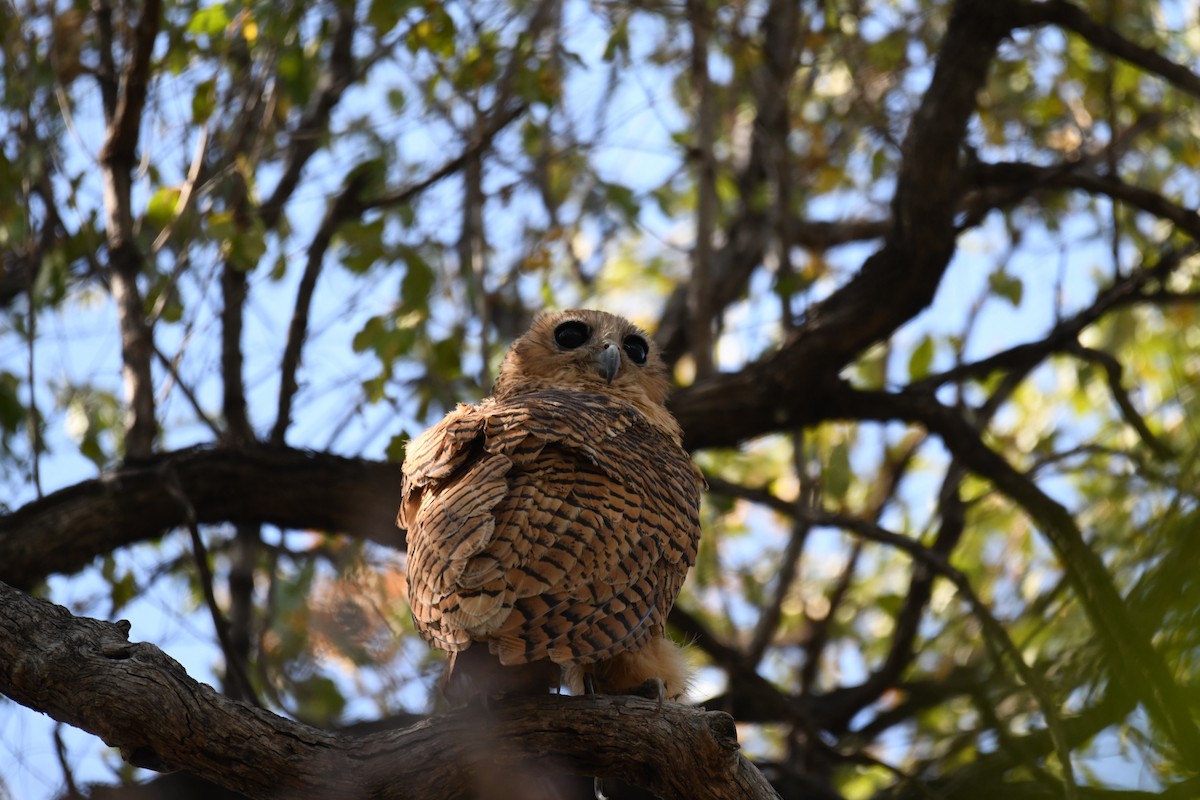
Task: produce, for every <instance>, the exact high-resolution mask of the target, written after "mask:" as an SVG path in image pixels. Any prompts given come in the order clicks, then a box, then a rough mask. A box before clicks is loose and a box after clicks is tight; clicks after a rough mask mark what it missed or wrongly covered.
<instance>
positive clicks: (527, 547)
mask: <svg viewBox="0 0 1200 800" xmlns="http://www.w3.org/2000/svg"><path fill="white" fill-rule="evenodd" d="M701 485H702V479H701V477H700V475H699V472H698V471H697V470H696V468H695V467H694V466H693V464H692V462H691V459H690V458H688V455H687V453H686V452H685V451H684V450H683V449H682V447H681V446H680V444H679V440H678V437H677V436H676V435H672V434H671V432H664V431H662V430H660V429H658V428H655V427H653V426H652V425H651V424H650V423H649V422H648V421H647V420H646V418H645V417H644V416H643V415H642V414H641V412H639V411H638V410H637V409H636V408H634V407H633V406H632V405H628V404H626V403H622V402H619V401H616V400H614V399H611V398H609V397H606V396H604V395H599V394H590V393H584V392H563V391H540V392H533V393H530V394H524V395H519V396H517V397H513V398H510V399H508V400H494V399H489V400H485V401H484V402H483V403H481V404H480V405H479V406H466V405H461V406H459V407H458V409H457V410H455V411H454V412H452V413H451V414H449V415H448V416H447V417H446V418H445V419H444V420H442V422H441V423H439V424H438V425H436V426H435V427H433V428H431V429H430V430H429V431H427V432H426V433H425V434H424V435H422V436H421V437H420V438H418V439H416V440H414V441H413V442H412V443H411V444H410V445H409V449H408V455H407V457H406V459H405V461H404V486H403V498H402V502H401V506H400V514H399V519H398V523H399V525H400V527H402V528H405V529H407V531H408V571H409V587H410V596H409V603H410V605H411V606H412V610H413V617H414V619H415V620H416V623H417V627H418V629H419V630H420V632H421V634H422V635H423V636H424V637H425V639H426V640H427V641H429V642H430V643H431V644H433V645H435V646H437V647H440V648H442V649H444V650H448V651H450V652H457V651H461V650H463V649H465V648H466V647H468V646H469V645H470V644H471V643H472V642H473V641H485V642H487V643H488V647H489V648H490V650H491V651H492V652H493V653H495V654H497V655H498V656H499V658H500V661H501V662H502V663H504V664H524V663H529V662H533V661H539V660H544V659H549V660H551V661H554V662H556V663H559V664H586V663H594V662H596V661H599V660H603V659H608V658H611V657H613V656H614V655H617V654H619V653H622V652H626V651H629V650H636V649H638V648H640V647H641V646H643V645H644V644H645V643H646V642H647V641H648V640H649V639H650V638H652V637H657V636H662V635H663V623H664V620H665V619H666V615H667V613H668V612H669V611H670V609H671V606H672V604H673V603H674V602H675V597H676V596H677V595H678V594H679V589H680V587H681V586H682V585H683V579H684V577H685V576H686V575H687V570H688V568H689V567H690V566H691V565H692V564H693V563H694V562H695V560H696V548H697V544H698V541H699V536H700V522H699V505H700V487H701Z"/></svg>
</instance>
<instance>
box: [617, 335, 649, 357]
mask: <svg viewBox="0 0 1200 800" xmlns="http://www.w3.org/2000/svg"><path fill="white" fill-rule="evenodd" d="M621 347H622V348H623V349H624V350H625V355H627V356H629V360H630V361H632V362H633V363H635V364H645V363H646V356H648V355H650V345H648V344H646V340H645V339H643V338H642V337H640V336H635V335H633V334H630V335H628V336H626V337H625V341H623V342H621Z"/></svg>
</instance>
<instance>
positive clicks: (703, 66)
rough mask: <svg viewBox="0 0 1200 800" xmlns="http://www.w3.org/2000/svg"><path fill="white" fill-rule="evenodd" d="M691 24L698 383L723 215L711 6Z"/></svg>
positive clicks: (693, 13)
mask: <svg viewBox="0 0 1200 800" xmlns="http://www.w3.org/2000/svg"><path fill="white" fill-rule="evenodd" d="M687 11H688V20H689V22H690V23H691V32H692V58H691V78H692V93H693V95H694V96H695V104H696V108H695V112H694V117H693V123H694V124H695V126H696V128H695V129H696V144H695V151H694V158H693V161H694V162H695V166H696V222H695V245H694V249H693V251H692V276H691V280H689V281H688V282H687V284H686V285H687V309H688V317H689V318H690V320H691V340H692V341H691V348H690V349H691V353H692V358H693V359H694V360H695V364H696V375H697V377H700V378H704V377H707V376H708V375H709V374H711V373H712V371H713V347H714V344H715V342H714V339H713V335H714V331H713V327H714V324H715V321H714V319H713V311H714V309H711V308H709V304H710V300H711V297H712V290H711V288H710V283H711V275H712V260H713V242H712V237H713V229H714V228H715V221H716V214H717V188H716V183H717V162H716V158H717V157H716V153H714V152H713V146H714V143H715V140H716V127H717V121H716V114H717V110H716V107H715V106H714V103H713V89H712V86H711V85H710V83H709V79H708V36H709V32H710V29H711V27H712V17H711V15H710V13H709V9H708V2H707V0H688V4H687Z"/></svg>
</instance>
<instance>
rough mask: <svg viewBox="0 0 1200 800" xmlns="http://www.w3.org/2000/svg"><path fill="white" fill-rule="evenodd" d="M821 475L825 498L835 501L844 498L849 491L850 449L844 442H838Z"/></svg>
mask: <svg viewBox="0 0 1200 800" xmlns="http://www.w3.org/2000/svg"><path fill="white" fill-rule="evenodd" d="M821 474H822V484H823V486H824V487H825V496H826V497H828V498H830V499H832V500H836V501H839V502H840V501H842V500H844V499H845V498H846V492H848V491H849V490H850V478H851V477H852V476H851V474H850V448H849V446H847V444H846V443H845V442H838V443H837V444H836V445H834V447H833V451H832V452H830V454H829V461H828V462H827V463H826V464H825V469H824V471H823V472H822V473H821Z"/></svg>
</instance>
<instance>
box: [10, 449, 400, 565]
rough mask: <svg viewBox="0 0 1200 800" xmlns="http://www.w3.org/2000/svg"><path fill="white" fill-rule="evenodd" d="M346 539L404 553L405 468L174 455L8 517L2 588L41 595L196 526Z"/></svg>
mask: <svg viewBox="0 0 1200 800" xmlns="http://www.w3.org/2000/svg"><path fill="white" fill-rule="evenodd" d="M175 480H177V481H178V485H179V487H180V490H181V491H182V493H183V495H184V496H186V497H187V498H188V500H189V501H190V503H191V505H192V506H193V507H194V508H195V511H196V520H197V522H199V523H200V524H209V523H218V522H234V523H269V524H272V525H278V526H280V527H285V528H302V529H306V530H309V529H316V530H327V531H344V532H347V533H353V534H355V535H360V536H364V537H366V538H370V539H373V540H376V541H379V542H383V543H385V544H388V545H389V546H395V547H403V542H404V539H403V536H402V534H401V533H400V531H398V530H397V529H396V527H395V519H396V503H397V500H396V498H397V497H398V496H399V495H398V493H399V491H400V465H399V464H389V463H385V462H375V461H366V460H361V459H351V458H342V457H340V456H335V455H331V454H329V453H312V452H305V451H301V450H289V449H253V450H236V449H223V448H222V449H196V450H184V451H179V452H174V453H168V454H164V455H160V456H156V457H154V458H153V459H152V460H150V461H148V462H145V463H140V464H135V465H127V466H125V467H122V468H120V469H118V470H115V471H114V472H111V473H107V474H105V475H103V476H101V477H99V478H96V479H93V480H89V481H84V482H82V483H78V484H75V485H74V486H70V487H68V488H66V489H62V490H60V491H57V492H54V493H53V494H49V495H47V496H46V497H44V498H42V499H40V500H36V501H34V502H32V503H29V504H27V505H25V506H23V507H21V508H20V509H18V510H17V511H15V512H13V513H11V514H7V515H4V516H0V580H2V581H5V582H7V583H10V584H12V585H14V586H17V587H21V588H28V587H32V586H34V585H35V584H37V583H38V582H39V581H42V580H44V579H45V578H46V577H47V576H48V575H51V574H55V573H63V572H74V571H75V570H78V569H81V568H82V567H84V566H86V565H87V564H88V563H89V562H90V561H91V560H92V559H93V558H95V557H96V556H98V555H103V554H105V553H109V552H111V551H113V550H114V549H116V548H119V547H124V546H127V545H130V544H133V543H135V542H139V541H143V540H146V539H152V538H155V537H158V536H160V535H162V533H164V532H165V531H168V530H170V529H171V528H175V527H178V526H181V525H183V524H185V523H186V522H187V509H186V508H185V507H184V506H183V504H181V503H180V501H179V500H178V499H177V494H173V493H172V491H171V488H170V486H171V481H175Z"/></svg>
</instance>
